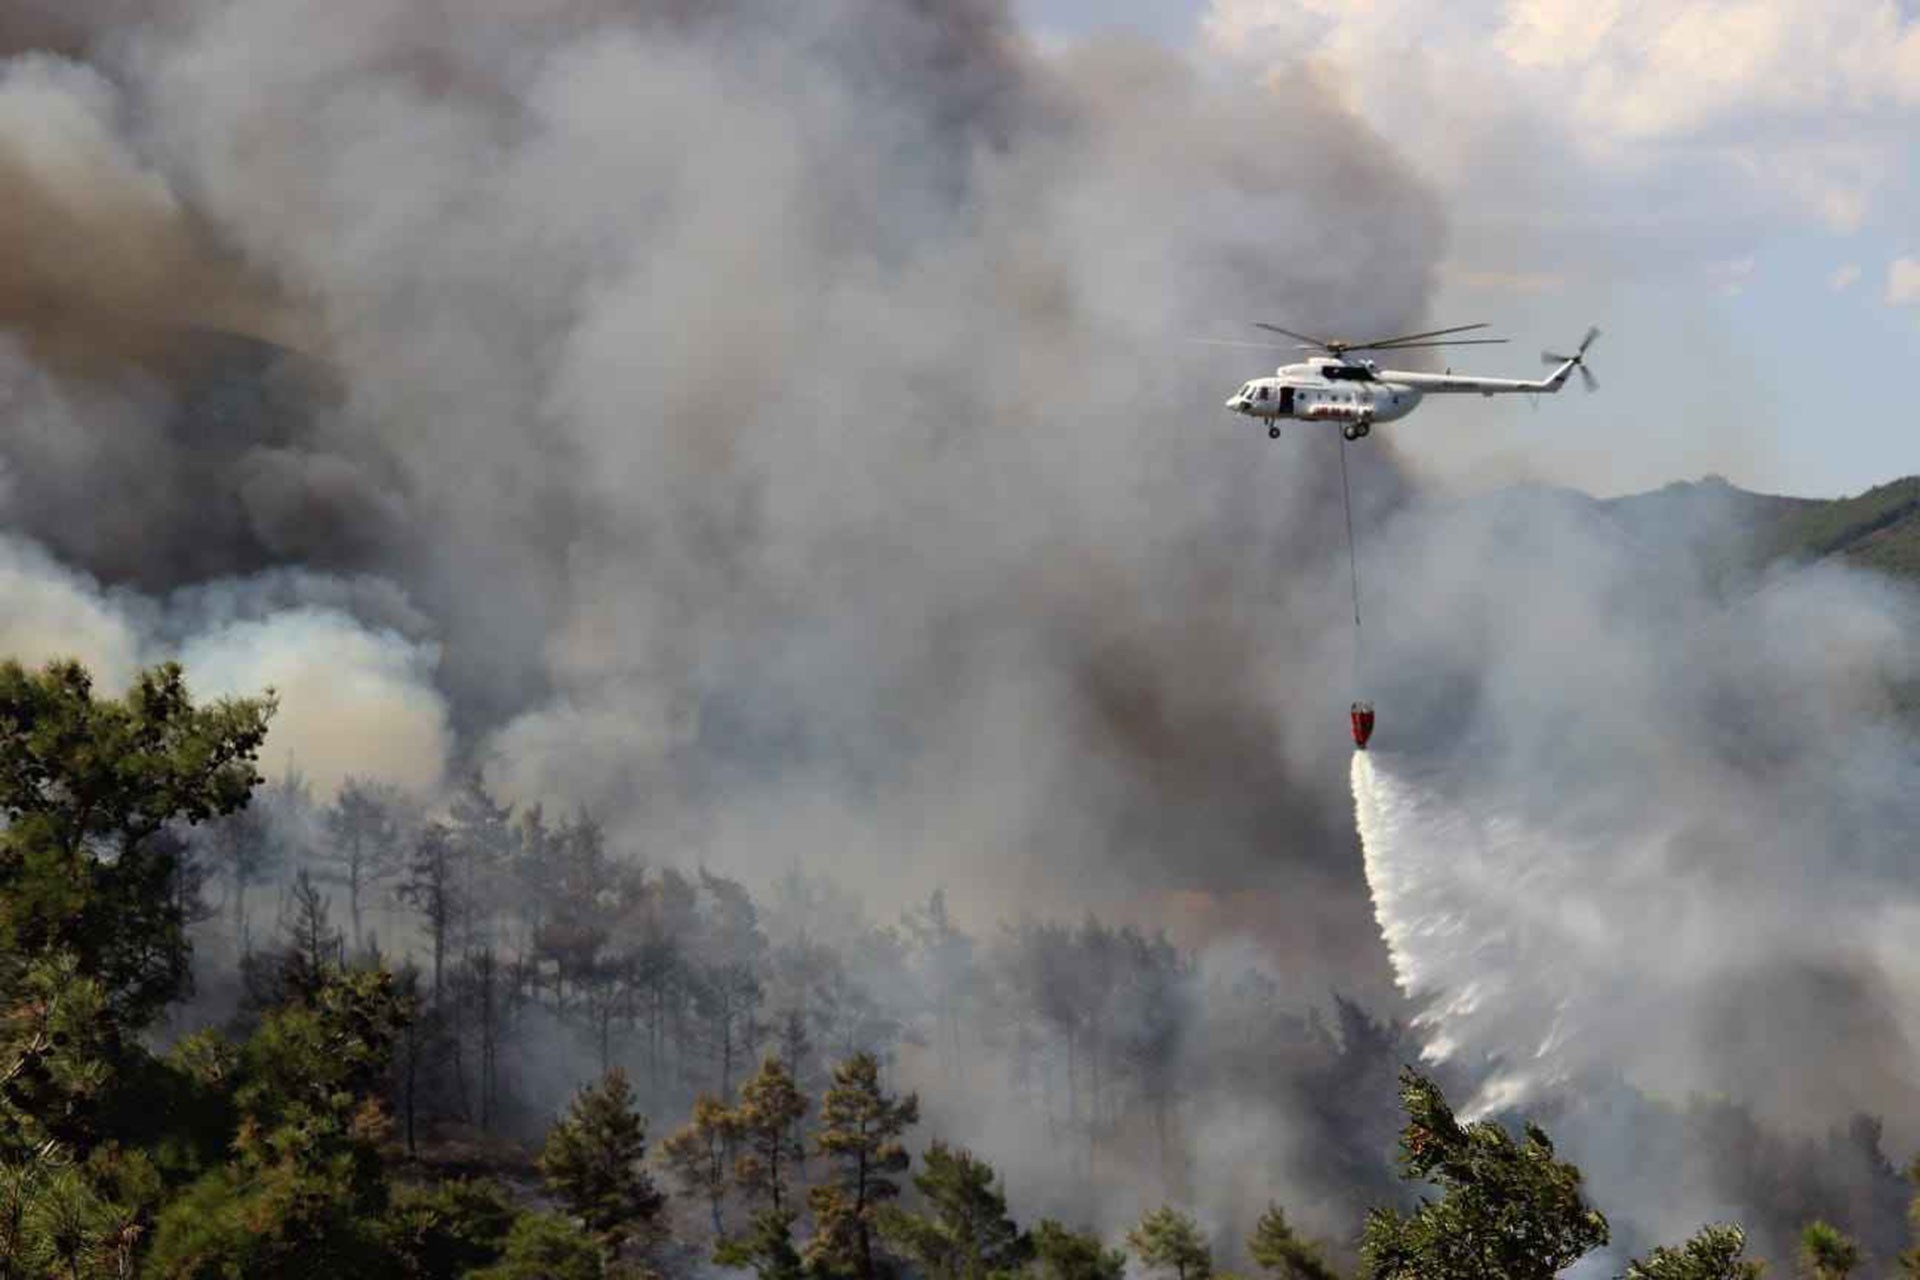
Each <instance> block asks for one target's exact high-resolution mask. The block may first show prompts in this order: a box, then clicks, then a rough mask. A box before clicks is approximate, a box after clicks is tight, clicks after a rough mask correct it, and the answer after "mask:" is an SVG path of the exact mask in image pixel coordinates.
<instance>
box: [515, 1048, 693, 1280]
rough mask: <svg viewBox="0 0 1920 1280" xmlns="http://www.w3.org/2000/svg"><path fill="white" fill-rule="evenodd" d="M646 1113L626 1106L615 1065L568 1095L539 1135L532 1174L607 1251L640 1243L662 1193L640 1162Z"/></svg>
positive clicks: (651, 1227)
mask: <svg viewBox="0 0 1920 1280" xmlns="http://www.w3.org/2000/svg"><path fill="white" fill-rule="evenodd" d="M646 1156H647V1118H646V1117H645V1116H643V1115H641V1114H640V1113H639V1112H638V1111H637V1110H635V1109H634V1106H633V1089H632V1086H630V1085H629V1084H628V1083H627V1073H626V1072H625V1071H622V1070H621V1069H620V1068H619V1067H615V1068H614V1069H613V1070H611V1071H609V1072H607V1074H606V1075H605V1076H603V1077H601V1079H600V1081H599V1083H597V1084H593V1085H589V1086H587V1087H586V1088H584V1089H582V1090H581V1091H580V1092H579V1094H578V1095H576V1096H575V1097H574V1100H573V1102H572V1104H571V1105H570V1106H569V1107H568V1108H567V1114H566V1116H565V1118H563V1119H562V1120H561V1121H560V1122H559V1123H558V1124H556V1125H554V1127H553V1129H552V1131H551V1132H550V1133H548V1134H547V1144H546V1147H545V1149H544V1150H542V1151H541V1153H540V1172H541V1174H542V1175H543V1176H544V1177H545V1178H546V1180H547V1185H548V1186H549V1187H551V1188H552V1189H553V1193H554V1195H555V1196H556V1197H557V1198H558V1199H559V1201H560V1203H562V1204H563V1205H565V1206H566V1207H567V1210H568V1212H570V1213H572V1214H573V1215H574V1216H575V1217H577V1218H579V1219H580V1220H581V1222H582V1223H584V1224H585V1226H586V1229H587V1231H588V1232H589V1233H590V1234H592V1235H593V1236H594V1237H595V1238H596V1239H598V1240H600V1241H601V1242H602V1243H603V1244H604V1245H606V1247H607V1248H608V1250H609V1251H610V1252H612V1253H614V1254H618V1252H619V1249H620V1246H621V1245H622V1244H623V1243H624V1242H626V1241H628V1240H647V1239H650V1238H652V1237H653V1236H654V1235H655V1234H656V1233H657V1232H658V1229H659V1221H660V1214H661V1210H662V1209H664V1208H665V1207H666V1197H665V1196H663V1195H661V1194H660V1191H659V1189H658V1188H657V1187H655V1186H654V1185H653V1177H652V1175H651V1174H649V1173H648V1172H647V1170H646V1168H645V1166H644V1164H643V1163H642V1162H643V1161H644V1160H645V1159H646Z"/></svg>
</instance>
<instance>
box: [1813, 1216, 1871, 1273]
mask: <svg viewBox="0 0 1920 1280" xmlns="http://www.w3.org/2000/svg"><path fill="white" fill-rule="evenodd" d="M1859 1265H1860V1246H1859V1244H1857V1243H1856V1242H1855V1241H1854V1240H1853V1239H1852V1238H1851V1237H1849V1236H1848V1235H1847V1234H1846V1233H1845V1232H1843V1231H1841V1230H1840V1229H1839V1228H1838V1227H1835V1226H1833V1225H1832V1224H1831V1223H1827V1222H1822V1221H1819V1220H1818V1219H1816V1220H1815V1221H1813V1222H1809V1223H1808V1224H1807V1227H1806V1230H1804V1231H1802V1232H1801V1233H1800V1267H1801V1270H1803V1271H1804V1272H1805V1273H1806V1274H1807V1276H1808V1277H1809V1280H1847V1277H1848V1276H1850V1275H1852V1274H1853V1273H1854V1270H1855V1269H1856V1268H1857V1267H1859Z"/></svg>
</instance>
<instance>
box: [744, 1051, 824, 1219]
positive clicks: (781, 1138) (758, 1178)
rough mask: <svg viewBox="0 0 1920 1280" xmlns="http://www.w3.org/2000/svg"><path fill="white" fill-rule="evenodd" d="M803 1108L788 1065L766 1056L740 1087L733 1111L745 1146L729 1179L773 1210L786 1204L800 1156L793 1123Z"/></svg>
mask: <svg viewBox="0 0 1920 1280" xmlns="http://www.w3.org/2000/svg"><path fill="white" fill-rule="evenodd" d="M807 1106H808V1103H807V1097H806V1095H805V1094H803V1093H801V1092H800V1090H799V1087H798V1086H796V1085H795V1084H794V1082H793V1074H792V1073H791V1072H790V1071H788V1070H787V1064H786V1063H784V1062H782V1061H781V1060H780V1057H779V1055H778V1054H768V1055H767V1057H766V1059H765V1060H764V1061H762V1062H761V1064H760V1070H759V1071H757V1072H755V1073H754V1076H753V1078H752V1079H751V1080H749V1081H747V1082H746V1083H745V1084H744V1085H742V1086H740V1105H739V1106H737V1107H735V1108H734V1109H733V1125H734V1131H735V1132H736V1133H737V1134H738V1135H739V1141H740V1144H741V1146H742V1147H744V1148H745V1149H744V1150H743V1151H742V1152H741V1154H740V1158H739V1160H738V1161H737V1162H736V1163H735V1165H734V1180H735V1182H736V1183H737V1184H738V1185H739V1187H740V1189H741V1190H742V1191H743V1192H744V1193H745V1194H746V1196H747V1198H748V1199H749V1200H750V1201H753V1202H755V1203H758V1202H761V1201H764V1202H765V1203H766V1205H767V1207H768V1208H770V1209H772V1210H773V1212H775V1213H783V1212H785V1211H786V1209H787V1208H788V1203H787V1202H788V1200H789V1199H790V1197H789V1196H788V1194H787V1182H788V1180H789V1179H790V1178H791V1177H792V1176H793V1165H794V1163H795V1162H796V1161H798V1160H799V1158H800V1144H799V1143H798V1142H797V1141H795V1139H794V1136H793V1135H794V1127H795V1125H796V1124H798V1122H799V1120H800V1118H801V1117H802V1116H804V1115H806V1114H807Z"/></svg>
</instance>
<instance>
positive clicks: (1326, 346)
mask: <svg viewBox="0 0 1920 1280" xmlns="http://www.w3.org/2000/svg"><path fill="white" fill-rule="evenodd" d="M1253 327H1254V328H1256V329H1265V330H1267V331H1268V332H1270V333H1283V334H1285V335H1286V336H1287V337H1289V338H1293V339H1296V340H1298V341H1300V342H1310V343H1312V344H1313V345H1314V346H1316V347H1319V348H1320V349H1321V350H1322V351H1330V350H1332V344H1331V343H1329V342H1327V341H1326V340H1325V339H1324V338H1313V337H1309V336H1307V335H1306V334H1304V333H1295V332H1294V331H1293V330H1291V329H1282V328H1281V327H1280V326H1279V325H1277V324H1266V323H1264V322H1263V321H1259V320H1255V321H1254V322H1253Z"/></svg>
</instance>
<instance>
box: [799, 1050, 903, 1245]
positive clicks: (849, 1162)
mask: <svg viewBox="0 0 1920 1280" xmlns="http://www.w3.org/2000/svg"><path fill="white" fill-rule="evenodd" d="M919 1119H920V1099H919V1098H918V1097H916V1096H915V1095H913V1094H908V1095H906V1096H905V1097H904V1098H892V1097H889V1096H888V1095H887V1094H886V1093H885V1092H883V1091H882V1090H881V1088H880V1064H879V1062H878V1061H876V1060H875V1059H874V1056H873V1055H872V1054H870V1053H856V1054H855V1055H853V1057H851V1058H849V1059H847V1061H845V1062H843V1063H841V1064H840V1065H839V1066H838V1067H836V1068H834V1072H833V1085H832V1087H831V1088H829V1089H828V1090H827V1094H826V1097H825V1099H824V1100H823V1101H822V1103H821V1107H820V1128H819V1129H818V1131H817V1132H815V1134H814V1136H813V1141H814V1147H815V1149H816V1150H818V1151H819V1152H820V1154H821V1155H823V1156H826V1157H827V1158H828V1159H829V1160H831V1161H832V1162H833V1163H834V1166H835V1170H834V1175H833V1180H832V1181H830V1182H828V1183H826V1184H825V1185H822V1186H818V1187H815V1188H814V1189H813V1190H812V1191H810V1192H808V1194H807V1202H808V1204H809V1205H810V1206H811V1207H812V1209H813V1218H814V1230H815V1233H814V1238H813V1239H812V1240H811V1241H810V1242H809V1244H808V1249H807V1261H808V1263H809V1265H810V1266H812V1267H813V1268H814V1269H815V1270H818V1271H824V1272H826V1273H828V1274H834V1275H847V1276H853V1277H856V1280H872V1277H873V1276H874V1274H875V1267H874V1256H873V1231H874V1221H875V1218H876V1217H877V1215H878V1211H879V1209H880V1206H882V1205H884V1204H886V1203H887V1202H889V1201H891V1200H893V1199H894V1198H895V1197H896V1196H898V1195H899V1194H900V1185H899V1184H898V1183H897V1182H894V1181H893V1180H892V1176H891V1175H894V1174H899V1173H902V1172H904V1171H905V1170H906V1167H907V1152H906V1148H905V1147H903V1146H901V1145H900V1135H901V1134H903V1133H905V1132H906V1130H907V1127H908V1126H909V1125H912V1124H916V1123H918V1122H919Z"/></svg>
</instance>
